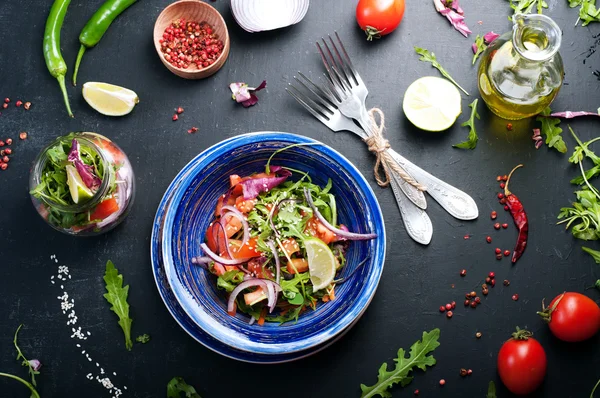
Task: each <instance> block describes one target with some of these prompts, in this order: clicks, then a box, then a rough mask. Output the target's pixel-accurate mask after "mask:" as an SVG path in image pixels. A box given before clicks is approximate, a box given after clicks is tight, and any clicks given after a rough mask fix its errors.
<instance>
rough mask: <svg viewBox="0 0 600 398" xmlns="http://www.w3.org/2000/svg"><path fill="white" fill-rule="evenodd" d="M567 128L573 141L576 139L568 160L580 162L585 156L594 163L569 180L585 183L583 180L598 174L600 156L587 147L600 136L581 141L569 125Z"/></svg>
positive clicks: (575, 162)
mask: <svg viewBox="0 0 600 398" xmlns="http://www.w3.org/2000/svg"><path fill="white" fill-rule="evenodd" d="M569 130H570V131H571V135H573V138H575V141H577V144H578V145H577V146H576V147H575V149H574V151H573V154H572V155H571V157H570V158H569V162H571V163H574V164H579V163H580V162H583V160H584V159H585V158H588V159H590V160H591V161H592V163H594V167H592V168H591V169H589V170H586V171H584V172H583V175H582V176H579V177H577V178H574V179H572V180H571V184H577V185H583V184H585V180H591V179H592V178H593V177H596V176H597V175H600V157H598V156H596V154H595V153H594V151H592V150H591V149H589V146H590V144H592V143H594V142H596V141H598V140H600V137H596V138H594V139H591V140H589V141H586V142H581V140H580V139H579V137H577V135H576V134H575V132H574V131H573V129H572V128H571V126H569ZM584 176H585V179H584Z"/></svg>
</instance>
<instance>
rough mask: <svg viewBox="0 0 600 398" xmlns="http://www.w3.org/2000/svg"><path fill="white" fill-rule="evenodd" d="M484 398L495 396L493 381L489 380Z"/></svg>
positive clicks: (493, 397) (494, 397)
mask: <svg viewBox="0 0 600 398" xmlns="http://www.w3.org/2000/svg"><path fill="white" fill-rule="evenodd" d="M486 398H496V384H494V382H493V381H490V384H489V385H488V392H487V395H486Z"/></svg>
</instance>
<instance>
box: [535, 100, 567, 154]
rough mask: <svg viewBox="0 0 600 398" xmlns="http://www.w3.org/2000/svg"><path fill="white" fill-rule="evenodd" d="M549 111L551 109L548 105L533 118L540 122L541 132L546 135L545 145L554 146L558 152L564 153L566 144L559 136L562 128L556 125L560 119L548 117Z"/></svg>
mask: <svg viewBox="0 0 600 398" xmlns="http://www.w3.org/2000/svg"><path fill="white" fill-rule="evenodd" d="M551 113H552V111H551V110H550V107H548V108H546V109H544V110H543V111H542V113H540V115H539V116H538V117H537V118H536V119H535V120H536V121H538V122H540V123H542V127H541V130H542V134H544V135H545V136H546V145H548V146H549V147H550V148H555V149H556V150H557V151H558V152H560V153H566V152H567V144H565V142H564V141H563V139H562V136H561V134H562V132H563V130H562V129H561V128H560V127H558V125H559V124H560V119H558V118H556V117H549V115H550V114H551Z"/></svg>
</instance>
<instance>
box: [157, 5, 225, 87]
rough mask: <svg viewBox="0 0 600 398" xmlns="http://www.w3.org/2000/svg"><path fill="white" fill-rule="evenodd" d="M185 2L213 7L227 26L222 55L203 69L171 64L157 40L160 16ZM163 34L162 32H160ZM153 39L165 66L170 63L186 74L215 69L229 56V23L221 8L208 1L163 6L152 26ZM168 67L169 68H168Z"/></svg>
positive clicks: (212, 9)
mask: <svg viewBox="0 0 600 398" xmlns="http://www.w3.org/2000/svg"><path fill="white" fill-rule="evenodd" d="M184 3H191V4H194V5H196V6H200V7H208V9H211V11H212V12H214V13H215V14H216V15H217V16H218V17H219V21H220V23H221V24H222V25H223V27H224V28H225V40H224V41H223V51H222V52H221V55H219V56H218V57H217V59H215V62H213V63H212V64H211V65H208V66H206V67H204V68H202V69H183V68H180V67H178V66H175V65H173V64H171V63H170V62H169V61H167V60H166V59H165V56H164V54H163V53H162V51H160V45H159V42H158V40H155V37H154V36H155V33H156V31H157V28H158V26H157V24H158V21H159V20H160V18H161V17H162V16H163V14H164V13H165V12H166V11H167V10H168V9H170V8H175V7H177V6H179V5H181V4H184ZM160 33H161V34H162V32H160ZM220 39H221V40H223V38H220ZM152 41H153V42H154V48H155V49H156V52H157V53H158V56H159V58H160V60H161V61H162V62H163V63H166V64H165V66H166V65H167V64H168V66H170V67H171V68H173V69H175V70H176V71H178V72H180V73H185V74H189V75H195V74H197V73H206V72H207V71H210V70H211V69H213V68H214V67H216V66H218V64H219V61H220V60H221V59H222V58H223V57H225V59H226V58H227V57H229V46H230V44H229V29H228V28H227V23H225V18H223V15H222V14H221V13H220V12H219V10H217V9H216V8H214V7H213V6H211V5H210V4H208V3H205V2H203V1H201V0H178V1H176V2H173V3H171V4H169V5H168V6H166V7H165V8H163V10H162V11H161V12H160V14H158V17H156V20H155V21H154V27H153V28H152ZM221 66H222V65H220V66H219V68H221ZM167 69H168V68H167Z"/></svg>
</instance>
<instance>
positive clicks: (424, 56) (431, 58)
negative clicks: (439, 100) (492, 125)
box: [415, 46, 469, 95]
mask: <svg viewBox="0 0 600 398" xmlns="http://www.w3.org/2000/svg"><path fill="white" fill-rule="evenodd" d="M415 52H416V53H417V54H419V55H420V56H421V58H419V61H423V62H429V63H431V65H432V66H433V67H434V68H436V69H437V70H439V71H440V73H441V74H442V76H444V77H445V78H446V79H448V80H450V81H451V82H452V84H454V85H455V86H456V87H458V88H460V89H461V90H462V92H463V93H465V94H467V95H469V93H468V92H467V91H466V90H465V89H464V88H462V87H461V86H460V85H459V84H458V83H457V82H456V81H455V80H454V79H453V78H452V76H450V74H449V73H448V72H446V70H445V69H444V68H443V67H442V65H440V63H439V62H438V61H437V59H436V57H435V54H434V53H432V52H430V51H429V50H426V49H424V48H420V47H417V46H415Z"/></svg>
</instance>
